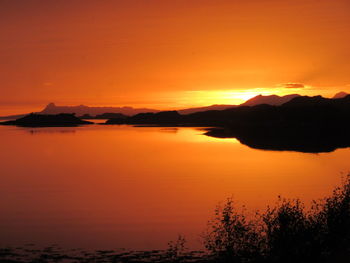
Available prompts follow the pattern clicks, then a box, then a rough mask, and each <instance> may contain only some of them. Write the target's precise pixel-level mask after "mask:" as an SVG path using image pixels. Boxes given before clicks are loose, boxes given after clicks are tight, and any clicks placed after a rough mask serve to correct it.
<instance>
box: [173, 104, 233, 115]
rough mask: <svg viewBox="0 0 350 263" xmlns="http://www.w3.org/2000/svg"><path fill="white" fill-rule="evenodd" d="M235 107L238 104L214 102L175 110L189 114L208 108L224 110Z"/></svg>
mask: <svg viewBox="0 0 350 263" xmlns="http://www.w3.org/2000/svg"><path fill="white" fill-rule="evenodd" d="M235 107H238V105H224V104H214V105H211V106H206V107H197V108H188V109H183V110H178V111H177V112H179V113H180V114H183V115H185V114H191V113H195V112H202V111H208V110H226V109H230V108H235Z"/></svg>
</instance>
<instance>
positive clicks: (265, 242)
mask: <svg viewBox="0 0 350 263" xmlns="http://www.w3.org/2000/svg"><path fill="white" fill-rule="evenodd" d="M203 241H204V245H205V248H206V249H207V250H208V252H209V253H210V254H211V255H212V257H213V258H214V259H215V261H216V262H237V263H240V262H348V261H349V259H350V176H347V177H346V179H345V180H344V183H343V184H342V186H341V187H338V188H336V189H335V190H334V191H333V194H332V195H331V196H330V197H328V198H325V199H322V200H319V201H314V202H313V205H312V207H311V209H309V210H306V209H305V206H304V205H303V203H302V202H301V201H300V200H298V199H294V200H288V199H282V198H279V200H278V202H277V204H276V206H275V207H273V208H270V207H268V208H267V209H266V211H265V212H263V213H259V212H257V213H256V216H255V218H254V219H250V220H248V219H247V217H246V216H245V211H244V210H243V211H241V212H239V211H237V209H236V207H235V205H234V202H233V200H232V199H231V198H230V199H228V200H227V201H226V203H225V204H224V205H223V206H218V207H217V208H216V209H215V217H214V219H213V220H211V221H209V222H208V229H207V232H206V233H205V234H204V240H203Z"/></svg>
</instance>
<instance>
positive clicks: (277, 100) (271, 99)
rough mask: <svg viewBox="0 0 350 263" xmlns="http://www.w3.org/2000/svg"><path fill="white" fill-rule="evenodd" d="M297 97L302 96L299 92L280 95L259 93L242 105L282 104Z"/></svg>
mask: <svg viewBox="0 0 350 263" xmlns="http://www.w3.org/2000/svg"><path fill="white" fill-rule="evenodd" d="M296 97H300V95H299V94H289V95H285V96H278V95H267V96H265V95H262V94H259V95H257V96H255V97H253V98H251V99H249V100H247V101H246V102H244V103H243V104H241V106H255V105H259V104H268V105H273V106H279V105H282V104H284V103H286V102H288V101H290V100H291V99H294V98H296Z"/></svg>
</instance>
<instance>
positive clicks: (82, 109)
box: [39, 103, 158, 116]
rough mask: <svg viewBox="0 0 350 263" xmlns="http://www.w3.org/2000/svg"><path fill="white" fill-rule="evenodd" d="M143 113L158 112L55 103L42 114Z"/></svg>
mask: <svg viewBox="0 0 350 263" xmlns="http://www.w3.org/2000/svg"><path fill="white" fill-rule="evenodd" d="M141 112H158V110H155V109H148V108H133V107H89V106H85V105H79V106H57V105H55V104H54V103H50V104H48V105H47V106H46V107H45V109H44V110H42V111H41V112H39V113H40V114H60V113H75V115H77V116H82V115H84V114H89V115H92V116H96V115H100V114H104V113H121V114H124V115H128V116H131V115H135V114H138V113H141Z"/></svg>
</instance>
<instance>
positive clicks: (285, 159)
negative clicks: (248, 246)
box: [0, 125, 350, 250]
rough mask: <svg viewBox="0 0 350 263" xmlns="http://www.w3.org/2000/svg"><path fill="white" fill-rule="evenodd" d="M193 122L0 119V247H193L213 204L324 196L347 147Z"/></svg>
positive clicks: (347, 166) (253, 205)
mask: <svg viewBox="0 0 350 263" xmlns="http://www.w3.org/2000/svg"><path fill="white" fill-rule="evenodd" d="M203 133H204V132H203V130H201V129H198V128H159V127H151V128H149V127H147V128H146V127H143V128H140V127H131V126H103V125H92V126H86V127H78V128H36V129H31V128H18V127H7V126H0V147H1V148H0V149H1V150H0V169H1V170H0V176H1V178H0V182H1V183H0V212H1V213H0V245H1V246H5V245H11V246H15V245H22V244H26V243H34V244H37V245H39V246H45V245H50V244H59V245H60V246H62V247H67V248H68V247H69V248H70V247H74V248H95V249H97V248H104V249H109V248H128V249H142V250H143V249H155V248H157V249H158V248H165V247H166V246H167V242H168V241H170V240H174V239H176V238H177V236H178V234H182V235H184V236H185V237H186V239H187V240H188V241H189V243H188V245H189V246H190V247H192V248H199V247H201V244H200V234H201V233H202V232H203V231H204V230H205V227H206V222H207V221H208V220H209V219H211V218H212V216H213V210H214V208H215V206H216V205H217V204H218V203H219V202H222V201H224V200H225V199H226V198H228V197H233V198H234V200H236V202H237V204H238V206H241V205H245V206H246V207H247V210H248V212H249V211H251V212H253V211H254V210H256V209H264V208H265V207H266V206H267V205H271V204H274V203H275V202H276V200H277V196H278V195H282V196H283V197H286V198H300V199H301V200H303V201H305V202H306V203H310V201H311V200H312V199H319V198H322V197H324V196H326V195H329V194H330V193H331V191H332V189H333V188H334V187H335V186H336V185H338V184H339V183H340V182H341V176H342V174H343V175H344V174H346V173H347V172H349V170H350V163H349V159H350V151H349V148H347V149H338V150H336V151H334V152H332V153H321V154H309V153H298V152H287V151H284V152H281V151H264V150H256V149H252V148H249V147H247V146H245V145H242V144H240V143H239V142H238V141H237V140H235V139H217V138H211V137H208V136H205V135H203Z"/></svg>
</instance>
